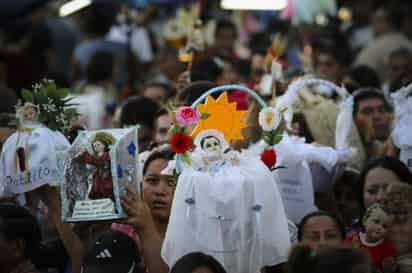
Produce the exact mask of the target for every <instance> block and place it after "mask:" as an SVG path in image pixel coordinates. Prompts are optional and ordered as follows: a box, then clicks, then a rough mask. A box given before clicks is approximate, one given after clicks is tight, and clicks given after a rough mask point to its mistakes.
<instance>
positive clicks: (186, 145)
mask: <svg viewBox="0 0 412 273" xmlns="http://www.w3.org/2000/svg"><path fill="white" fill-rule="evenodd" d="M170 145H171V148H172V150H173V151H174V152H175V153H177V154H183V153H185V152H187V151H188V150H190V148H192V146H193V140H192V138H191V137H189V136H188V135H185V134H182V133H175V134H174V135H173V136H172V138H171V139H170Z"/></svg>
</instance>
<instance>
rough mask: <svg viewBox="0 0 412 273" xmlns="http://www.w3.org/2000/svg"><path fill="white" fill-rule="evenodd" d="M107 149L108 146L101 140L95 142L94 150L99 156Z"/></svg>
mask: <svg viewBox="0 0 412 273" xmlns="http://www.w3.org/2000/svg"><path fill="white" fill-rule="evenodd" d="M105 148H106V145H104V143H103V142H101V141H99V140H96V141H95V142H93V150H94V151H95V152H96V153H98V154H99V153H103V152H104V149H105Z"/></svg>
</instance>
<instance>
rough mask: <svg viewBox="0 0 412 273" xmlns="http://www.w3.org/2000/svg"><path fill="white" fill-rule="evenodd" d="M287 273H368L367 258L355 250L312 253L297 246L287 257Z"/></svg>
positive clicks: (343, 248)
mask: <svg viewBox="0 0 412 273" xmlns="http://www.w3.org/2000/svg"><path fill="white" fill-rule="evenodd" d="M287 272H288V273H355V272H356V273H370V272H372V271H371V266H370V264H369V259H368V256H367V255H366V254H365V253H363V252H361V251H359V250H356V249H353V248H345V247H336V248H335V247H333V248H328V249H323V250H321V251H316V252H315V251H314V250H313V249H312V248H310V247H309V246H305V245H298V246H296V247H294V248H293V249H292V251H291V254H290V255H289V261H288V264H287Z"/></svg>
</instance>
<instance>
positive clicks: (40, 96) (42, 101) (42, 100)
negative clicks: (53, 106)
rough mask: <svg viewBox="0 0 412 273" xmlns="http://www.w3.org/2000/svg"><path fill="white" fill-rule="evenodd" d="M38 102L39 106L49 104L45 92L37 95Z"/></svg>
mask: <svg viewBox="0 0 412 273" xmlns="http://www.w3.org/2000/svg"><path fill="white" fill-rule="evenodd" d="M36 102H37V103H38V104H47V103H48V100H47V94H45V93H44V92H37V93H36Z"/></svg>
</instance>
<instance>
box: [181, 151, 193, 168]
mask: <svg viewBox="0 0 412 273" xmlns="http://www.w3.org/2000/svg"><path fill="white" fill-rule="evenodd" d="M181 159H182V161H183V162H185V163H186V164H187V165H191V164H192V161H191V160H190V156H189V155H188V154H186V153H185V154H181Z"/></svg>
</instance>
